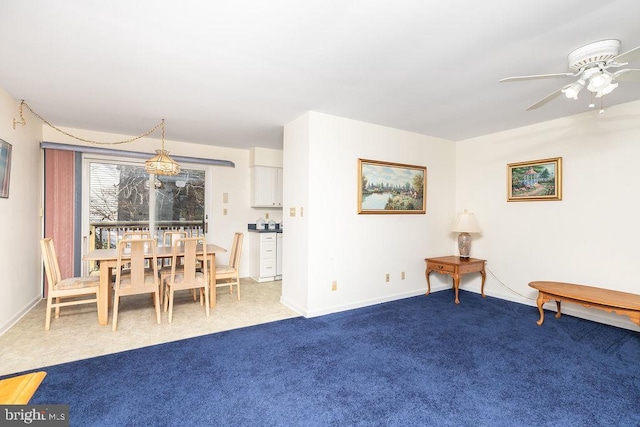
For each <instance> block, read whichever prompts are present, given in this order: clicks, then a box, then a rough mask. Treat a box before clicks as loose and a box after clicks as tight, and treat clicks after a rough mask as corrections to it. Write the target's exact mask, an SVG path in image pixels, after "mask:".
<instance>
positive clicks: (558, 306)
mask: <svg viewBox="0 0 640 427" xmlns="http://www.w3.org/2000/svg"><path fill="white" fill-rule="evenodd" d="M556 307H557V308H558V312H557V313H556V319H559V318H560V316H562V313H560V301H557V300H556Z"/></svg>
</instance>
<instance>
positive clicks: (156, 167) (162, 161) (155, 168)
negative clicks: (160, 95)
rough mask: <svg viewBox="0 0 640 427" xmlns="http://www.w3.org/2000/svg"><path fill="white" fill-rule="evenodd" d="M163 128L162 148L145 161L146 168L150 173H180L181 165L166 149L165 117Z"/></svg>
mask: <svg viewBox="0 0 640 427" xmlns="http://www.w3.org/2000/svg"><path fill="white" fill-rule="evenodd" d="M160 126H161V128H162V149H160V150H156V155H155V156H153V157H152V158H150V159H149V160H147V161H146V162H144V168H145V170H146V171H147V173H148V174H154V175H177V174H179V173H180V165H179V164H178V163H177V162H176V161H175V160H173V159H172V158H171V157H169V152H168V151H167V150H165V149H164V119H162V123H161V125H160Z"/></svg>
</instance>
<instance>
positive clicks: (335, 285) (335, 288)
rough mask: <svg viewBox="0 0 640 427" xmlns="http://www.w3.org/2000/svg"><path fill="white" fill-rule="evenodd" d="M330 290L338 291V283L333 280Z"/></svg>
mask: <svg viewBox="0 0 640 427" xmlns="http://www.w3.org/2000/svg"><path fill="white" fill-rule="evenodd" d="M331 290H332V291H337V290H338V281H337V280H334V281H333V282H331Z"/></svg>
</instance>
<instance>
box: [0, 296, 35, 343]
mask: <svg viewBox="0 0 640 427" xmlns="http://www.w3.org/2000/svg"><path fill="white" fill-rule="evenodd" d="M40 301H42V297H41V296H37V297H35V298H34V299H32V300H31V301H29V303H28V304H27V306H26V307H24V308H23V309H22V310H20V311H19V312H17V313H16V314H15V315H14V316H13V317H12V318H11V319H9V320H8V321H7V322H6V323H5V324H4V325H2V326H0V337H1V336H2V335H4V334H5V333H6V332H7V331H8V330H9V329H11V328H12V327H13V326H14V325H15V324H16V323H18V321H19V320H20V319H22V318H23V317H24V316H25V315H26V314H27V313H28V312H29V311H31V309H32V308H33V307H35V306H36V305H37V304H38V303H39V302H40ZM42 327H43V328H44V324H43V326H42Z"/></svg>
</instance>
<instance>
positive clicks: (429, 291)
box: [425, 268, 431, 295]
mask: <svg viewBox="0 0 640 427" xmlns="http://www.w3.org/2000/svg"><path fill="white" fill-rule="evenodd" d="M429 273H431V270H429V269H428V268H427V272H426V273H425V276H427V293H426V294H425V295H429V294H430V293H431V282H429Z"/></svg>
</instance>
